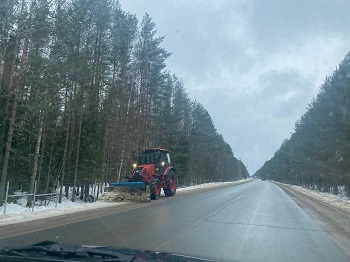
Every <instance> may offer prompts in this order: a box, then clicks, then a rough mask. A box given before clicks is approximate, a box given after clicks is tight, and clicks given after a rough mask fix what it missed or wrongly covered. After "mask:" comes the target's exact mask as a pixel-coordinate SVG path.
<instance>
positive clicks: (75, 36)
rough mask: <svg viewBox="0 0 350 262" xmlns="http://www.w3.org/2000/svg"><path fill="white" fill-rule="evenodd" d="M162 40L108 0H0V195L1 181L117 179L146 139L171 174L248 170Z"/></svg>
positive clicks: (229, 176)
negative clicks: (172, 65) (171, 167)
mask: <svg viewBox="0 0 350 262" xmlns="http://www.w3.org/2000/svg"><path fill="white" fill-rule="evenodd" d="M162 41H163V37H158V36H157V31H156V26H155V24H154V22H153V21H152V19H151V18H150V16H149V15H148V14H145V16H144V17H143V19H142V21H141V23H139V21H138V20H137V18H136V17H135V15H132V14H130V13H128V12H125V11H123V10H122V9H121V7H120V5H119V3H118V1H116V0H104V1H100V0H50V1H49V0H31V1H29V0H3V1H1V2H0V105H1V107H0V110H1V111H0V167H1V181H0V205H2V203H3V196H4V189H5V184H6V182H7V181H10V185H11V189H18V188H22V189H24V190H29V191H30V192H32V191H33V185H34V181H35V180H37V181H38V187H39V190H38V192H47V191H50V190H51V189H52V188H53V187H54V186H55V185H57V184H58V182H59V183H60V185H69V186H74V187H77V186H78V185H79V184H82V183H92V182H94V181H99V182H111V181H118V180H120V179H121V177H122V176H124V175H127V174H130V172H131V163H132V160H133V155H134V153H135V152H136V151H137V150H138V148H143V147H149V146H157V147H158V146H161V147H164V148H167V149H169V150H171V151H172V152H173V154H172V158H173V159H172V160H173V162H175V164H176V169H177V173H178V176H179V177H188V178H191V177H193V178H203V179H210V178H220V179H223V180H225V181H227V180H235V179H240V178H245V177H247V176H248V173H247V170H246V169H245V166H244V165H243V163H242V162H240V161H239V160H237V159H236V158H235V157H234V155H233V152H232V149H231V147H230V146H229V145H228V144H227V143H226V142H225V140H224V139H223V137H222V136H221V135H220V134H219V133H218V132H217V131H216V129H215V126H214V124H213V121H212V119H211V117H210V115H209V113H208V112H207V110H206V109H205V108H204V107H203V106H202V105H201V104H200V103H198V102H196V101H192V100H191V99H190V98H189V97H188V94H187V93H186V89H185V86H184V83H183V82H182V81H181V79H179V78H178V77H176V76H175V75H172V74H171V73H170V72H169V71H168V70H167V69H166V63H165V62H166V59H167V58H168V57H169V56H170V53H169V52H168V51H166V50H165V49H164V48H162V47H161V44H162ZM67 188H68V187H67ZM72 200H73V201H74V200H75V195H74V194H73V199H72Z"/></svg>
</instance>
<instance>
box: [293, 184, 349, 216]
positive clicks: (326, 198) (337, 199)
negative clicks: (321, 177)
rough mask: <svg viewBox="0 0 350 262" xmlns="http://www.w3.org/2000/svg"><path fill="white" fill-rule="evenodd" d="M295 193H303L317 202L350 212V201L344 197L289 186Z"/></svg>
mask: <svg viewBox="0 0 350 262" xmlns="http://www.w3.org/2000/svg"><path fill="white" fill-rule="evenodd" d="M291 187H292V188H293V189H295V190H296V191H299V192H301V193H304V194H306V195H308V196H311V197H314V198H317V199H318V200H320V201H322V202H324V203H327V204H329V205H332V206H336V207H339V208H346V209H348V210H350V199H349V198H348V197H345V196H339V195H332V194H330V193H324V192H320V191H315V190H311V189H307V188H303V187H300V186H294V185H293V186H291Z"/></svg>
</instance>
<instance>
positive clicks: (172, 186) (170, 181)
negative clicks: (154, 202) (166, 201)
mask: <svg viewBox="0 0 350 262" xmlns="http://www.w3.org/2000/svg"><path fill="white" fill-rule="evenodd" d="M165 179H166V188H164V194H165V195H166V196H173V195H175V193H176V177H175V172H174V171H173V170H171V171H170V173H169V174H168V175H167V176H166V178H165Z"/></svg>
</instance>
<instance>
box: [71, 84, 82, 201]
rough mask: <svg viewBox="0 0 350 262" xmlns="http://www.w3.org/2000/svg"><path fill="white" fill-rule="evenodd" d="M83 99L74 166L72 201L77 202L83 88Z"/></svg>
mask: <svg viewBox="0 0 350 262" xmlns="http://www.w3.org/2000/svg"><path fill="white" fill-rule="evenodd" d="M81 92H82V94H81V101H80V103H81V104H80V112H79V124H78V125H79V130H78V141H77V151H76V156H75V167H74V182H73V194H72V202H75V194H74V190H75V188H76V186H77V178H78V164H79V150H80V137H81V127H82V122H83V97H84V94H83V90H81Z"/></svg>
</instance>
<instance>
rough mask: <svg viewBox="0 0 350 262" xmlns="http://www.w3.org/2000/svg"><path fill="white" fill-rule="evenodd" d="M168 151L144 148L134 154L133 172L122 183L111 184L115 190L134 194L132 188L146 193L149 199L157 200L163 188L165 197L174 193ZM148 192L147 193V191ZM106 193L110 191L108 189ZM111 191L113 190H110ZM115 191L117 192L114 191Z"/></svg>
mask: <svg viewBox="0 0 350 262" xmlns="http://www.w3.org/2000/svg"><path fill="white" fill-rule="evenodd" d="M169 153H170V151H169V150H166V149H163V148H146V149H143V150H140V152H139V153H138V154H136V157H135V158H136V161H137V163H134V165H133V167H134V169H133V171H132V174H131V176H130V177H125V178H124V180H123V182H120V183H111V186H112V187H114V189H116V188H120V187H123V188H130V189H131V190H130V192H132V193H133V194H134V190H133V189H134V188H138V189H140V190H142V191H143V192H146V195H147V197H149V198H150V199H159V197H160V192H161V190H162V188H163V191H164V194H165V195H166V196H173V195H175V193H176V176H175V174H176V173H175V168H174V167H173V166H172V164H171V160H170V154H169ZM148 190H149V191H150V192H147V191H148ZM108 191H111V189H109V190H108ZM112 191H113V190H112ZM114 191H117V190H114Z"/></svg>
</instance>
